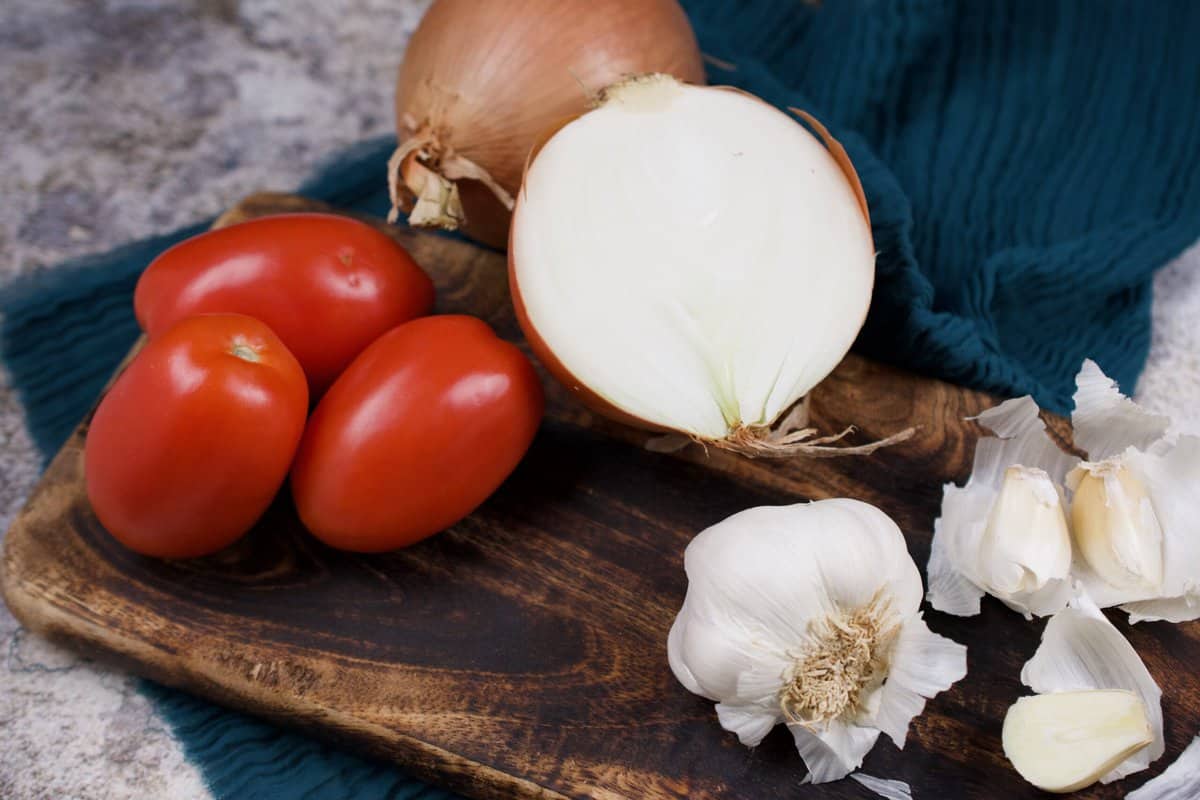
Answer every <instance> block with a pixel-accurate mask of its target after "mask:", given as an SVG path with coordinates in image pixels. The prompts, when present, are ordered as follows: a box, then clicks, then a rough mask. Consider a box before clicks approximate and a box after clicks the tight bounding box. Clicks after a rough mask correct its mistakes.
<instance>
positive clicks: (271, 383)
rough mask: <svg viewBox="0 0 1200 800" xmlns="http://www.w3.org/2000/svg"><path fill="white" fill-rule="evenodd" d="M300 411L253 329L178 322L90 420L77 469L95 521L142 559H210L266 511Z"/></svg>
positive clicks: (275, 354)
mask: <svg viewBox="0 0 1200 800" xmlns="http://www.w3.org/2000/svg"><path fill="white" fill-rule="evenodd" d="M307 412H308V387H307V385H306V384H305V380H304V372H303V371H302V370H301V369H300V365H299V364H298V363H297V362H296V359H295V358H294V357H293V356H292V354H291V353H289V352H288V350H287V348H286V347H284V346H283V342H281V341H280V340H279V337H277V336H276V335H275V334H274V333H272V332H271V329H270V328H268V327H267V326H266V325H265V324H263V323H262V322H259V321H258V320H256V319H252V318H250V317H245V316H241V315H237V314H209V315H204V316H198V317H190V318H188V319H185V320H183V321H182V322H180V323H179V324H177V325H175V326H174V327H172V328H170V329H169V330H168V331H166V332H165V333H163V334H161V335H160V336H159V337H158V338H156V339H153V340H151V341H150V342H149V343H147V344H146V346H145V347H144V348H143V349H142V351H141V352H140V353H138V354H137V355H136V356H135V357H134V359H133V361H132V362H131V363H130V364H129V366H128V367H126V369H125V371H124V372H123V373H121V375H120V377H118V378H117V380H116V382H114V383H113V385H112V388H111V389H109V391H108V393H107V394H106V395H105V396H104V398H103V399H102V400H101V401H100V405H99V406H98V407H97V408H96V413H95V414H94V415H93V416H92V421H91V426H90V427H89V429H88V434H87V442H86V444H85V446H84V473H85V476H86V481H87V494H88V499H89V500H91V503H92V508H93V509H94V511H95V512H96V517H97V518H98V519H99V520H100V523H101V524H102V525H104V527H105V528H107V529H108V531H109V532H110V533H111V534H112V535H113V536H115V537H116V538H117V540H118V541H120V542H121V543H122V544H124V545H125V546H127V547H129V548H130V549H131V550H135V551H137V552H139V553H142V554H143V555H148V556H157V557H159V558H190V557H192V556H201V555H206V554H208V553H213V552H216V551H217V550H220V549H221V548H222V547H225V546H226V545H228V544H230V543H231V542H233V541H234V540H235V539H237V538H238V537H239V536H241V535H242V534H243V533H245V532H246V531H247V530H249V529H250V527H251V526H252V525H253V524H254V522H255V520H257V519H258V518H259V517H260V516H262V513H263V512H264V511H265V510H266V509H267V506H268V505H270V503H271V500H272V498H273V497H274V496H275V494H276V493H277V492H278V491H279V487H280V486H281V485H282V484H283V481H284V479H285V478H286V477H287V472H288V467H289V465H290V464H291V462H292V457H293V455H295V452H296V446H297V445H298V444H299V442H300V436H301V434H302V433H303V431H304V418H305V415H306V413H307Z"/></svg>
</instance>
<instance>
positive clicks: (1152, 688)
mask: <svg viewBox="0 0 1200 800" xmlns="http://www.w3.org/2000/svg"><path fill="white" fill-rule="evenodd" d="M1021 682H1022V683H1024V684H1025V685H1026V686H1028V687H1029V688H1030V689H1033V690H1034V691H1035V692H1037V693H1038V694H1043V695H1053V694H1055V693H1060V692H1079V691H1085V690H1106V691H1108V690H1117V691H1128V692H1132V693H1133V694H1134V695H1136V696H1137V698H1138V699H1139V701H1140V702H1141V704H1142V707H1143V708H1144V709H1145V715H1146V719H1147V721H1148V723H1149V726H1150V732H1151V737H1152V740H1151V742H1150V744H1149V745H1147V746H1146V747H1144V748H1139V749H1137V750H1135V751H1133V752H1132V754H1130V755H1127V756H1126V757H1125V758H1124V759H1121V760H1120V761H1119V762H1118V763H1116V764H1115V765H1114V766H1113V767H1112V769H1111V770H1110V771H1109V772H1107V773H1105V774H1103V775H1101V777H1100V781H1101V782H1102V783H1108V782H1109V781H1114V780H1117V779H1119V778H1123V777H1125V776H1126V775H1132V774H1133V773H1135V772H1139V771H1140V770H1143V769H1145V768H1146V767H1148V766H1150V764H1151V763H1152V762H1153V761H1154V760H1155V759H1157V758H1158V757H1159V756H1161V755H1162V754H1163V751H1164V750H1165V748H1166V745H1165V742H1164V739H1163V719H1162V690H1161V689H1159V687H1158V684H1157V683H1155V681H1154V678H1153V676H1151V675H1150V671H1149V670H1147V669H1146V665H1145V663H1143V661H1142V659H1141V657H1139V656H1138V654H1137V651H1136V650H1134V648H1133V645H1131V644H1130V643H1129V640H1128V639H1126V638H1125V637H1124V636H1122V635H1121V632H1120V631H1119V630H1117V629H1116V627H1115V626H1114V625H1113V624H1112V623H1111V622H1109V621H1108V618H1107V617H1105V616H1104V614H1103V613H1102V612H1101V611H1100V609H1098V608H1097V607H1096V604H1095V603H1093V602H1092V601H1091V599H1090V598H1089V597H1088V596H1087V594H1086V593H1083V594H1080V595H1078V596H1076V597H1074V598H1073V599H1072V600H1071V603H1070V605H1069V606H1068V607H1067V608H1064V609H1063V610H1062V611H1059V612H1058V613H1057V614H1055V615H1054V616H1053V617H1051V618H1050V621H1049V622H1047V623H1046V629H1045V630H1044V631H1042V642H1041V644H1040V645H1038V649H1037V651H1036V652H1035V653H1034V654H1033V657H1032V658H1030V659H1029V661H1027V662H1025V666H1024V667H1023V668H1022V669H1021Z"/></svg>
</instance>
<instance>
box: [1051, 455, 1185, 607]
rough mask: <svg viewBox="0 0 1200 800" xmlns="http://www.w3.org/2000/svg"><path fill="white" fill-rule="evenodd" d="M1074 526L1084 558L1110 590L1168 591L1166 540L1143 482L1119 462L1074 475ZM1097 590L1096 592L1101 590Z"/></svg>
mask: <svg viewBox="0 0 1200 800" xmlns="http://www.w3.org/2000/svg"><path fill="white" fill-rule="evenodd" d="M1067 485H1068V486H1069V487H1070V488H1071V489H1072V490H1073V491H1074V499H1073V500H1072V503H1071V526H1072V528H1073V529H1074V532H1075V544H1076V545H1077V546H1078V549H1079V555H1080V557H1081V558H1082V559H1083V560H1084V561H1086V562H1087V565H1088V566H1089V567H1090V568H1091V570H1092V571H1093V572H1095V573H1096V575H1097V577H1099V578H1100V580H1101V581H1103V582H1104V583H1106V584H1107V585H1108V587H1112V588H1114V589H1117V590H1119V591H1123V592H1129V593H1132V595H1133V597H1132V598H1130V599H1144V598H1145V597H1155V596H1157V595H1158V594H1159V593H1160V592H1161V590H1162V581H1163V552H1162V546H1163V536H1162V528H1161V527H1160V526H1159V524H1158V516H1157V515H1156V514H1155V513H1154V504H1153V503H1152V502H1151V501H1150V497H1149V495H1148V494H1147V493H1146V486H1145V484H1144V483H1143V482H1142V480H1141V478H1139V477H1138V476H1137V475H1135V474H1134V472H1133V470H1131V469H1130V468H1129V467H1128V466H1127V465H1126V464H1125V463H1124V462H1123V461H1122V460H1120V459H1119V458H1116V459H1110V460H1108V461H1101V462H1099V463H1095V464H1093V463H1084V464H1081V465H1080V466H1078V467H1076V468H1075V469H1074V470H1072V471H1071V474H1070V475H1069V476H1068V477H1067ZM1096 590H1097V589H1096V588H1093V591H1096Z"/></svg>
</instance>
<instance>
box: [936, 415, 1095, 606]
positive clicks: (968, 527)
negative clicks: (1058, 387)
mask: <svg viewBox="0 0 1200 800" xmlns="http://www.w3.org/2000/svg"><path fill="white" fill-rule="evenodd" d="M977 419H978V420H979V422H980V423H981V424H982V425H984V426H985V427H987V428H989V429H990V430H992V431H993V432H994V433H995V434H996V435H995V436H990V437H984V438H982V439H980V440H979V442H978V444H977V445H976V447H975V459H974V463H973V465H972V468H971V477H970V479H969V480H968V481H967V485H966V486H962V487H959V486H955V485H954V484H946V486H945V487H944V489H943V493H942V509H941V515H940V516H939V517H938V519H937V520H936V521H935V522H934V533H933V546H932V548H931V550H930V557H929V595H928V597H929V602H930V604H931V605H933V607H934V608H936V609H937V610H938V611H944V612H946V613H948V614H957V615H959V616H972V615H975V614H978V613H979V600H980V598H981V597H982V596H983V594H984V593H985V592H986V593H988V594H991V595H993V596H995V597H996V598H998V599H999V600H1001V601H1003V602H1004V603H1005V604H1006V605H1008V606H1009V607H1010V608H1012V609H1014V610H1016V611H1019V612H1021V613H1023V614H1025V616H1026V617H1030V616H1032V615H1034V614H1036V615H1039V616H1041V615H1046V614H1052V613H1054V612H1055V611H1058V610H1059V609H1061V608H1062V607H1063V606H1065V605H1066V603H1067V600H1068V599H1069V597H1070V594H1071V591H1070V581H1069V580H1068V575H1069V572H1070V566H1071V542H1070V536H1069V535H1064V534H1065V533H1066V520H1065V517H1064V512H1063V508H1062V498H1061V495H1060V494H1059V491H1058V488H1057V484H1058V483H1059V482H1061V481H1062V479H1063V477H1064V476H1065V475H1066V474H1067V472H1068V471H1069V470H1070V469H1071V468H1072V467H1073V466H1074V465H1075V464H1076V463H1078V461H1079V459H1077V458H1075V457H1074V456H1071V455H1069V454H1067V453H1064V452H1063V451H1062V450H1061V449H1060V448H1059V447H1058V445H1057V444H1055V442H1054V440H1053V439H1051V438H1050V436H1049V435H1048V434H1047V432H1046V426H1045V424H1044V423H1043V422H1042V420H1041V417H1040V416H1039V409H1038V406H1037V404H1036V403H1035V402H1033V399H1032V398H1030V397H1018V398H1014V399H1012V400H1006V401H1004V402H1003V403H1001V404H1000V405H998V406H996V407H995V408H991V409H988V410H987V411H985V412H983V413H982V414H980V415H979V416H978V417H977Z"/></svg>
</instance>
